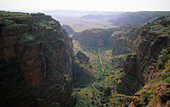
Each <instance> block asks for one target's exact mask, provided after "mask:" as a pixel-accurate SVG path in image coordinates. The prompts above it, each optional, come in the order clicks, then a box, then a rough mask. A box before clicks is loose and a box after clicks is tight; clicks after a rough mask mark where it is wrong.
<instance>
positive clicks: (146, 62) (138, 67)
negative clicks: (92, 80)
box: [117, 16, 170, 107]
mask: <svg viewBox="0 0 170 107" xmlns="http://www.w3.org/2000/svg"><path fill="white" fill-rule="evenodd" d="M169 22H170V16H167V17H161V18H159V19H157V20H155V21H154V22H152V23H148V24H147V25H145V26H143V27H141V28H137V29H136V30H133V31H132V32H134V33H132V32H131V34H132V35H131V36H130V37H129V38H128V39H129V40H128V46H129V48H131V49H133V50H136V54H135V55H130V56H128V57H127V58H126V59H125V60H124V68H123V71H124V72H123V75H122V77H121V78H120V80H119V83H118V85H117V91H118V92H119V93H122V94H132V95H133V94H134V93H135V92H137V91H139V90H140V89H142V87H143V86H144V85H145V84H151V88H148V89H147V90H146V89H144V90H142V91H143V93H142V91H141V92H140V91H139V92H138V93H140V94H138V93H136V94H137V96H138V98H139V99H138V100H137V101H136V100H134V102H133V104H131V105H130V107H139V106H146V105H155V106H156V105H157V106H156V107H161V106H158V104H155V102H156V101H154V103H152V102H151V100H153V96H154V94H153V92H154V91H155V90H156V88H158V87H159V85H157V84H160V85H161V84H167V83H169V79H168V75H169V70H168V67H169V59H170V56H169V53H170V48H169V47H170V37H169V35H170V33H169V31H170V29H169V25H170V23H169ZM142 29H143V30H142ZM133 34H135V35H136V34H139V35H136V36H135V35H133ZM126 42H127V41H126ZM133 45H136V46H133ZM134 48H136V49H134ZM163 57H166V58H163ZM160 59H161V60H160ZM166 63H168V64H167V65H166ZM165 75H166V76H165ZM162 76H163V78H162ZM164 76H165V77H164ZM159 77H161V78H159ZM158 78H159V79H158ZM146 93H147V94H148V96H145V95H147V94H146ZM168 94H169V93H168ZM139 96H140V97H139ZM167 96H169V95H167ZM168 100H169V99H166V100H165V102H163V103H165V105H166V103H167V101H168ZM135 102H137V103H138V105H137V104H134V103H135Z"/></svg>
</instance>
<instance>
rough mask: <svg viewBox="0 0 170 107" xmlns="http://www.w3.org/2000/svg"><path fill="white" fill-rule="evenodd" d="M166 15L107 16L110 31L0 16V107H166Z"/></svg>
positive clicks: (169, 66)
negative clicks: (77, 28)
mask: <svg viewBox="0 0 170 107" xmlns="http://www.w3.org/2000/svg"><path fill="white" fill-rule="evenodd" d="M169 14H170V12H134V13H133V12H132V13H125V14H122V13H121V14H119V16H118V19H119V20H118V19H116V17H115V18H114V17H113V16H109V17H113V18H112V19H111V20H109V21H110V22H111V23H112V24H113V25H119V26H117V27H115V26H114V27H112V28H89V29H86V30H84V31H81V32H76V31H74V30H73V29H72V28H71V26H68V25H64V26H61V25H60V22H58V21H56V20H55V19H53V18H52V17H51V16H49V15H45V14H43V13H19V12H5V11H0V106H2V107H3V106H4V107H23V106H24V107H81V106H83V107H86V106H87V107H88V106H89V107H118V106H121V107H128V106H129V107H145V106H146V107H168V106H170V99H169V98H170V93H169V92H170V87H169V86H170V72H169V71H170V36H169V35H170V32H169V31H170V16H168V15H169ZM90 16H93V17H94V16H95V17H96V16H100V15H90ZM129 16H131V17H130V18H128V20H129V21H127V20H125V19H127V18H126V17H129ZM143 16H144V19H143ZM151 16H152V17H151ZM134 17H137V18H136V20H133V19H134ZM81 18H82V17H81ZM84 18H88V19H89V16H88V17H84ZM100 18H102V17H99V19H100ZM138 18H139V19H142V20H141V22H139V21H138V20H139V19H138ZM131 19H132V20H131Z"/></svg>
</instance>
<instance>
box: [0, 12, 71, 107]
mask: <svg viewBox="0 0 170 107" xmlns="http://www.w3.org/2000/svg"><path fill="white" fill-rule="evenodd" d="M73 55H74V52H73V50H72V40H71V38H69V37H68V35H67V33H66V32H65V31H64V30H63V29H62V28H61V26H60V24H59V22H58V21H56V20H54V19H52V17H51V16H46V15H44V14H41V13H38V14H26V13H11V12H2V11H1V12H0V106H2V107H3V106H4V107H44V106H55V107H64V106H66V107H68V106H71V105H72V96H71V92H72V74H71V72H72V56H73Z"/></svg>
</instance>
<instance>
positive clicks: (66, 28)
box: [62, 25, 74, 35]
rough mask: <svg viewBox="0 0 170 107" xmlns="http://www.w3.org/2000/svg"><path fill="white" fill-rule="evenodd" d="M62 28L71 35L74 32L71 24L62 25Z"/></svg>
mask: <svg viewBox="0 0 170 107" xmlns="http://www.w3.org/2000/svg"><path fill="white" fill-rule="evenodd" d="M62 28H63V29H65V31H66V32H67V33H68V34H69V35H71V34H73V33H74V30H73V29H72V28H71V27H70V26H69V25H62Z"/></svg>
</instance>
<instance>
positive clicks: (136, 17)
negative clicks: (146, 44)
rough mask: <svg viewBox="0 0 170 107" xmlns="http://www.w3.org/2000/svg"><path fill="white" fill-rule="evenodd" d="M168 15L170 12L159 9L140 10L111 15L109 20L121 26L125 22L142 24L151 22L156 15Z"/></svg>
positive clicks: (125, 23)
mask: <svg viewBox="0 0 170 107" xmlns="http://www.w3.org/2000/svg"><path fill="white" fill-rule="evenodd" d="M166 15H170V12H169V11H167V12H161V11H150V12H149V11H140V12H126V13H124V14H121V15H119V16H118V17H113V18H112V19H110V20H109V22H111V23H112V25H114V26H123V25H127V24H136V25H142V24H146V23H147V22H151V21H153V20H155V19H157V18H158V17H161V16H166Z"/></svg>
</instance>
